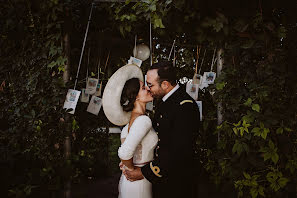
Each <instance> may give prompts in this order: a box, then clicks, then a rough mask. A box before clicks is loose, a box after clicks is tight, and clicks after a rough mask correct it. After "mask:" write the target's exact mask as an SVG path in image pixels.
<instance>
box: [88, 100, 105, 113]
mask: <svg viewBox="0 0 297 198" xmlns="http://www.w3.org/2000/svg"><path fill="white" fill-rule="evenodd" d="M101 106H102V99H101V98H99V97H96V96H92V98H91V101H90V103H89V106H88V109H87V111H88V112H90V113H92V114H94V115H98V113H99V111H100V108H101Z"/></svg>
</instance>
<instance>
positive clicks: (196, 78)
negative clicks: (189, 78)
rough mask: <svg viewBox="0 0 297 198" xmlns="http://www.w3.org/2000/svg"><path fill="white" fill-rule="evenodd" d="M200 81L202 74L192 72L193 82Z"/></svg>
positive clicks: (197, 82) (198, 82)
mask: <svg viewBox="0 0 297 198" xmlns="http://www.w3.org/2000/svg"><path fill="white" fill-rule="evenodd" d="M201 81H202V76H201V75H200V74H194V76H193V84H198V85H199V84H200V82H201Z"/></svg>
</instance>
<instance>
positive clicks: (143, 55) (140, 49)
mask: <svg viewBox="0 0 297 198" xmlns="http://www.w3.org/2000/svg"><path fill="white" fill-rule="evenodd" d="M133 56H134V57H135V58H137V59H140V60H141V61H145V60H147V59H148V58H149V57H150V49H149V47H148V46H147V45H145V44H138V45H137V46H135V47H134V49H133Z"/></svg>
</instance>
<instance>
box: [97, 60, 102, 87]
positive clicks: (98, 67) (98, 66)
mask: <svg viewBox="0 0 297 198" xmlns="http://www.w3.org/2000/svg"><path fill="white" fill-rule="evenodd" d="M100 61H101V59H100V58H99V61H98V65H97V69H98V82H99V76H100V75H99V74H100Z"/></svg>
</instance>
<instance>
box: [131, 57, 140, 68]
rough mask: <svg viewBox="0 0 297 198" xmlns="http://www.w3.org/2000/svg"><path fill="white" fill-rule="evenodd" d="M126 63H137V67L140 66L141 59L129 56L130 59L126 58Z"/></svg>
mask: <svg viewBox="0 0 297 198" xmlns="http://www.w3.org/2000/svg"><path fill="white" fill-rule="evenodd" d="M128 64H133V65H137V66H138V67H141V64H142V60H140V59H138V58H135V57H132V56H130V59H129V60H128Z"/></svg>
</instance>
